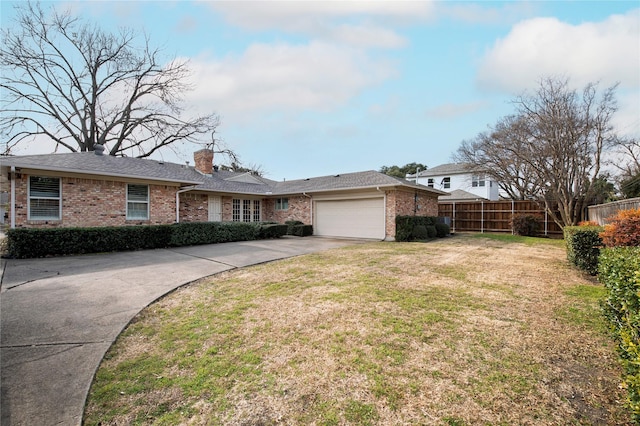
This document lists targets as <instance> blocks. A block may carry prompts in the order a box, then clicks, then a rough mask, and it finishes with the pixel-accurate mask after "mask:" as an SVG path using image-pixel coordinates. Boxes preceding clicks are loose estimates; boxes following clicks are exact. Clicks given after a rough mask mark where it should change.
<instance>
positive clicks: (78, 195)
mask: <svg viewBox="0 0 640 426" xmlns="http://www.w3.org/2000/svg"><path fill="white" fill-rule="evenodd" d="M61 180H62V219H61V220H28V214H27V188H28V184H27V182H28V181H29V176H28V175H27V174H22V175H21V177H20V178H16V182H15V187H16V207H15V209H16V217H15V225H16V227H18V228H20V227H29V228H56V227H72V226H83V227H84V226H123V225H138V224H147V225H159V224H167V223H174V222H175V219H176V213H175V205H176V198H175V193H176V190H177V187H175V186H165V185H149V220H142V221H141V220H127V219H126V208H127V207H126V204H127V202H126V190H127V189H126V188H127V184H126V182H118V181H112V180H100V179H89V178H78V177H62V178H61Z"/></svg>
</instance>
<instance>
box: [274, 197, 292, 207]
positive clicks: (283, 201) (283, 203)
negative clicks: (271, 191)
mask: <svg viewBox="0 0 640 426" xmlns="http://www.w3.org/2000/svg"><path fill="white" fill-rule="evenodd" d="M276 210H289V199H288V198H276Z"/></svg>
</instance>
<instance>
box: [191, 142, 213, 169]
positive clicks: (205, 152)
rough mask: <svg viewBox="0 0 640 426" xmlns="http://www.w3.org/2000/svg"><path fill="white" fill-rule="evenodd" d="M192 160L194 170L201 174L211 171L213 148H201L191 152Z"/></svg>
mask: <svg viewBox="0 0 640 426" xmlns="http://www.w3.org/2000/svg"><path fill="white" fill-rule="evenodd" d="M193 161H194V162H195V163H196V170H197V171H199V172H200V173H202V174H205V175H210V174H211V173H213V150H211V149H206V148H205V149H201V150H200V151H196V152H194V153H193Z"/></svg>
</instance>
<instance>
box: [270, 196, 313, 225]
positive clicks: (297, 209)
mask: <svg viewBox="0 0 640 426" xmlns="http://www.w3.org/2000/svg"><path fill="white" fill-rule="evenodd" d="M283 198H288V199H289V208H288V209H287V210H276V200H275V199H274V198H271V199H264V200H262V206H263V213H262V218H263V220H265V221H271V222H278V223H285V222H286V221H289V220H299V221H300V222H302V223H305V224H307V225H309V224H311V199H310V198H309V197H305V196H304V195H300V196H296V197H283Z"/></svg>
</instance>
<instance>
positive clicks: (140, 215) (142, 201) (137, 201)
mask: <svg viewBox="0 0 640 426" xmlns="http://www.w3.org/2000/svg"><path fill="white" fill-rule="evenodd" d="M147 219H149V185H133V184H127V220H147Z"/></svg>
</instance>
